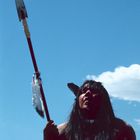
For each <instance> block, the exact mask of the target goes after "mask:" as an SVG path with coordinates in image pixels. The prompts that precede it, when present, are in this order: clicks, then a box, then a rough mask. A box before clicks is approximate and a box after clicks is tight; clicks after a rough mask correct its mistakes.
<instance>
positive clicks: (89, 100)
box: [78, 83, 101, 118]
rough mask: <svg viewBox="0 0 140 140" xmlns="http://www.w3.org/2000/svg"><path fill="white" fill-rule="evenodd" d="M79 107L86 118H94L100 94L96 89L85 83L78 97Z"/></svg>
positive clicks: (98, 105)
mask: <svg viewBox="0 0 140 140" xmlns="http://www.w3.org/2000/svg"><path fill="white" fill-rule="evenodd" d="M78 101H79V108H80V110H81V112H82V113H83V115H84V116H86V117H87V118H95V116H96V114H97V112H98V111H99V108H100V104H101V96H100V93H99V91H98V90H96V89H94V88H93V87H92V86H90V85H89V83H88V84H85V85H84V87H83V88H82V91H81V94H80V96H79V98H78Z"/></svg>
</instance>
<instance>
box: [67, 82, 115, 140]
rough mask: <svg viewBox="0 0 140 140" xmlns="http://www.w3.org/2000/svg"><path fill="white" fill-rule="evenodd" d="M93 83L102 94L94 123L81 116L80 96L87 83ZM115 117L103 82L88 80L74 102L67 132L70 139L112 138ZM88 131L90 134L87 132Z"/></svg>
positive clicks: (109, 139) (101, 139)
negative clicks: (112, 124) (112, 123)
mask: <svg viewBox="0 0 140 140" xmlns="http://www.w3.org/2000/svg"><path fill="white" fill-rule="evenodd" d="M87 83H88V84H89V85H92V87H93V88H95V89H98V90H99V91H100V94H101V98H102V99H101V109H100V111H99V112H98V115H97V119H95V120H94V122H93V123H91V122H90V121H89V122H87V121H85V120H84V119H83V118H81V116H80V113H79V104H78V101H77V99H78V97H79V94H80V91H81V90H82V88H83V87H84V85H85V84H87ZM114 118H115V115H114V112H113V109H112V105H111V102H110V99H109V95H108V92H107V90H106V89H105V88H104V87H103V85H102V83H101V82H96V81H93V80H86V81H85V82H84V83H83V84H82V86H81V87H80V90H79V93H78V94H77V97H76V99H75V102H74V104H73V109H72V111H71V113H70V116H69V120H68V123H67V127H66V129H65V134H66V137H67V139H68V140H111V130H112V128H111V122H112V120H113V119H114ZM87 133H88V134H87Z"/></svg>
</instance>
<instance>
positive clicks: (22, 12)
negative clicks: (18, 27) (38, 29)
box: [15, 0, 50, 121]
mask: <svg viewBox="0 0 140 140" xmlns="http://www.w3.org/2000/svg"><path fill="white" fill-rule="evenodd" d="M15 2H16V8H17V13H18V18H19V21H20V22H21V21H22V24H23V27H24V32H25V35H26V39H27V42H28V47H29V51H30V55H31V59H32V62H33V67H34V71H35V78H36V79H37V81H38V83H39V90H40V94H41V99H42V104H43V108H44V112H45V115H46V118H47V121H50V115H49V111H48V107H47V103H46V99H45V95H44V90H43V86H42V82H41V77H40V72H39V69H38V66H37V62H36V59H35V55H34V50H33V46H32V41H31V37H30V32H29V28H28V24H27V21H26V18H28V15H27V10H26V8H25V4H24V1H23V0H15Z"/></svg>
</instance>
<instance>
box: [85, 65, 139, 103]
mask: <svg viewBox="0 0 140 140" xmlns="http://www.w3.org/2000/svg"><path fill="white" fill-rule="evenodd" d="M87 79H93V80H96V81H100V82H102V83H103V85H104V87H105V88H106V89H107V91H108V92H109V94H110V96H112V97H115V98H119V99H123V100H129V101H138V102H140V65H139V64H133V65H130V66H129V67H124V66H120V67H117V68H115V70H114V71H113V72H111V71H106V72H103V73H101V74H100V75H98V76H96V75H87Z"/></svg>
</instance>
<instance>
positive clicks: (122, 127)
mask: <svg viewBox="0 0 140 140" xmlns="http://www.w3.org/2000/svg"><path fill="white" fill-rule="evenodd" d="M114 127H115V128H116V129H118V130H119V131H120V135H121V136H123V137H125V138H127V139H128V140H136V135H135V131H134V129H133V127H132V126H131V125H129V124H127V123H126V122H125V121H123V120H122V119H119V118H116V119H115V121H114Z"/></svg>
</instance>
